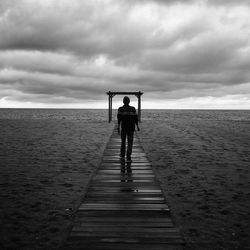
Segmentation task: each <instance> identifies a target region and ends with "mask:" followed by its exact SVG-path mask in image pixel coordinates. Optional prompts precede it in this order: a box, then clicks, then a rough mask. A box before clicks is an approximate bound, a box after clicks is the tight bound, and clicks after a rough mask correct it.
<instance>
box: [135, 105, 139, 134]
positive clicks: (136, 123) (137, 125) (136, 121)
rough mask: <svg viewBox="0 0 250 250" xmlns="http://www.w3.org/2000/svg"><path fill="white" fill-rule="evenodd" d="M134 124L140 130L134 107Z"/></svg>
mask: <svg viewBox="0 0 250 250" xmlns="http://www.w3.org/2000/svg"><path fill="white" fill-rule="evenodd" d="M135 125H136V127H137V130H138V131H140V128H139V124H138V114H137V113H136V109H135Z"/></svg>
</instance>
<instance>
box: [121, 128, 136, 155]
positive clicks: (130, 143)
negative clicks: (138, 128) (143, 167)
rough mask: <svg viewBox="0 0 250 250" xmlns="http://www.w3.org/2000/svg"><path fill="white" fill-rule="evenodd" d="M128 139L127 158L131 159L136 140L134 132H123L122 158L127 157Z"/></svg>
mask: <svg viewBox="0 0 250 250" xmlns="http://www.w3.org/2000/svg"><path fill="white" fill-rule="evenodd" d="M126 138H128V147H127V157H131V154H132V147H133V140H134V131H124V130H122V131H121V139H122V143H121V156H122V157H125V152H126Z"/></svg>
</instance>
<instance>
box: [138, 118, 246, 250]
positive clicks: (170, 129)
mask: <svg viewBox="0 0 250 250" xmlns="http://www.w3.org/2000/svg"><path fill="white" fill-rule="evenodd" d="M249 131H250V122H249V121H237V120H235V121H227V120H224V121H223V120H221V121H219V120H218V121H216V120H199V119H190V120H188V119H181V118H179V119H169V120H166V121H143V123H142V124H141V131H140V132H139V133H138V135H139V138H140V141H141V143H142V145H143V148H144V149H145V151H146V153H147V154H148V157H149V160H150V161H151V162H152V165H153V169H154V171H155V173H156V175H157V177H158V179H159V181H160V183H161V185H162V188H163V190H164V193H165V195H166V198H167V201H168V203H169V206H170V208H171V211H172V216H173V218H174V221H175V223H176V224H177V226H178V227H179V228H180V229H181V233H182V234H183V236H184V238H185V240H186V242H187V246H186V249H250V133H249Z"/></svg>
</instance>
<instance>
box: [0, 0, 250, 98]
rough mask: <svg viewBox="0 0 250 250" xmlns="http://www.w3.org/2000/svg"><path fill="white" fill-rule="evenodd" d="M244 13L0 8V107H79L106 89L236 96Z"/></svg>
mask: <svg viewBox="0 0 250 250" xmlns="http://www.w3.org/2000/svg"><path fill="white" fill-rule="evenodd" d="M237 3H238V4H237ZM249 8H250V7H249V6H248V1H243V0H242V1H237V2H236V1H212V0H207V1H174V0H172V1H160V0H159V1H149V0H147V1H146V0H145V1H136V2H135V1H133V2H132V1H123V0H121V1H114V0H105V1H101V0H93V1H82V0H81V1H80V0H74V1H69V0H68V1H67V0H62V1H55V0H46V1H37V0H20V1H17V0H14V1H7V0H3V1H1V4H0V33H1V36H0V89H1V94H0V98H1V97H2V98H5V100H6V98H7V99H9V100H10V99H11V100H18V101H20V102H21V101H22V100H24V101H27V100H28V101H30V102H39V103H46V102H47V103H57V102H58V103H60V102H69V103H70V102H72V103H74V102H77V103H81V102H83V103H84V101H88V100H104V99H105V98H106V96H105V92H106V91H107V90H117V91H119V90H120V91H125V90H131V91H137V90H142V91H145V92H147V93H149V95H148V96H150V98H156V99H166V98H175V99H177V100H178V99H182V98H189V97H192V96H195V97H205V96H216V95H217V94H218V93H220V95H221V96H223V93H224V95H225V96H226V95H227V94H229V93H230V95H233V94H235V95H237V94H242V86H243V85H244V86H245V87H244V89H247V90H248V89H249V87H248V86H249V84H250V73H249V70H248V69H249V66H250V59H249V58H250V41H249V36H250V20H249V17H248V16H249ZM231 89H233V91H234V93H232V90H231ZM156 95H157V97H156Z"/></svg>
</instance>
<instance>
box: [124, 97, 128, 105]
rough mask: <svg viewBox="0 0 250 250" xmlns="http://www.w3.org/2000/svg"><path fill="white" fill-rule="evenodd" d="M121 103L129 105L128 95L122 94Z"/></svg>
mask: <svg viewBox="0 0 250 250" xmlns="http://www.w3.org/2000/svg"><path fill="white" fill-rule="evenodd" d="M123 103H124V104H125V105H129V103H130V99H129V97H127V96H124V98H123Z"/></svg>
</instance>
